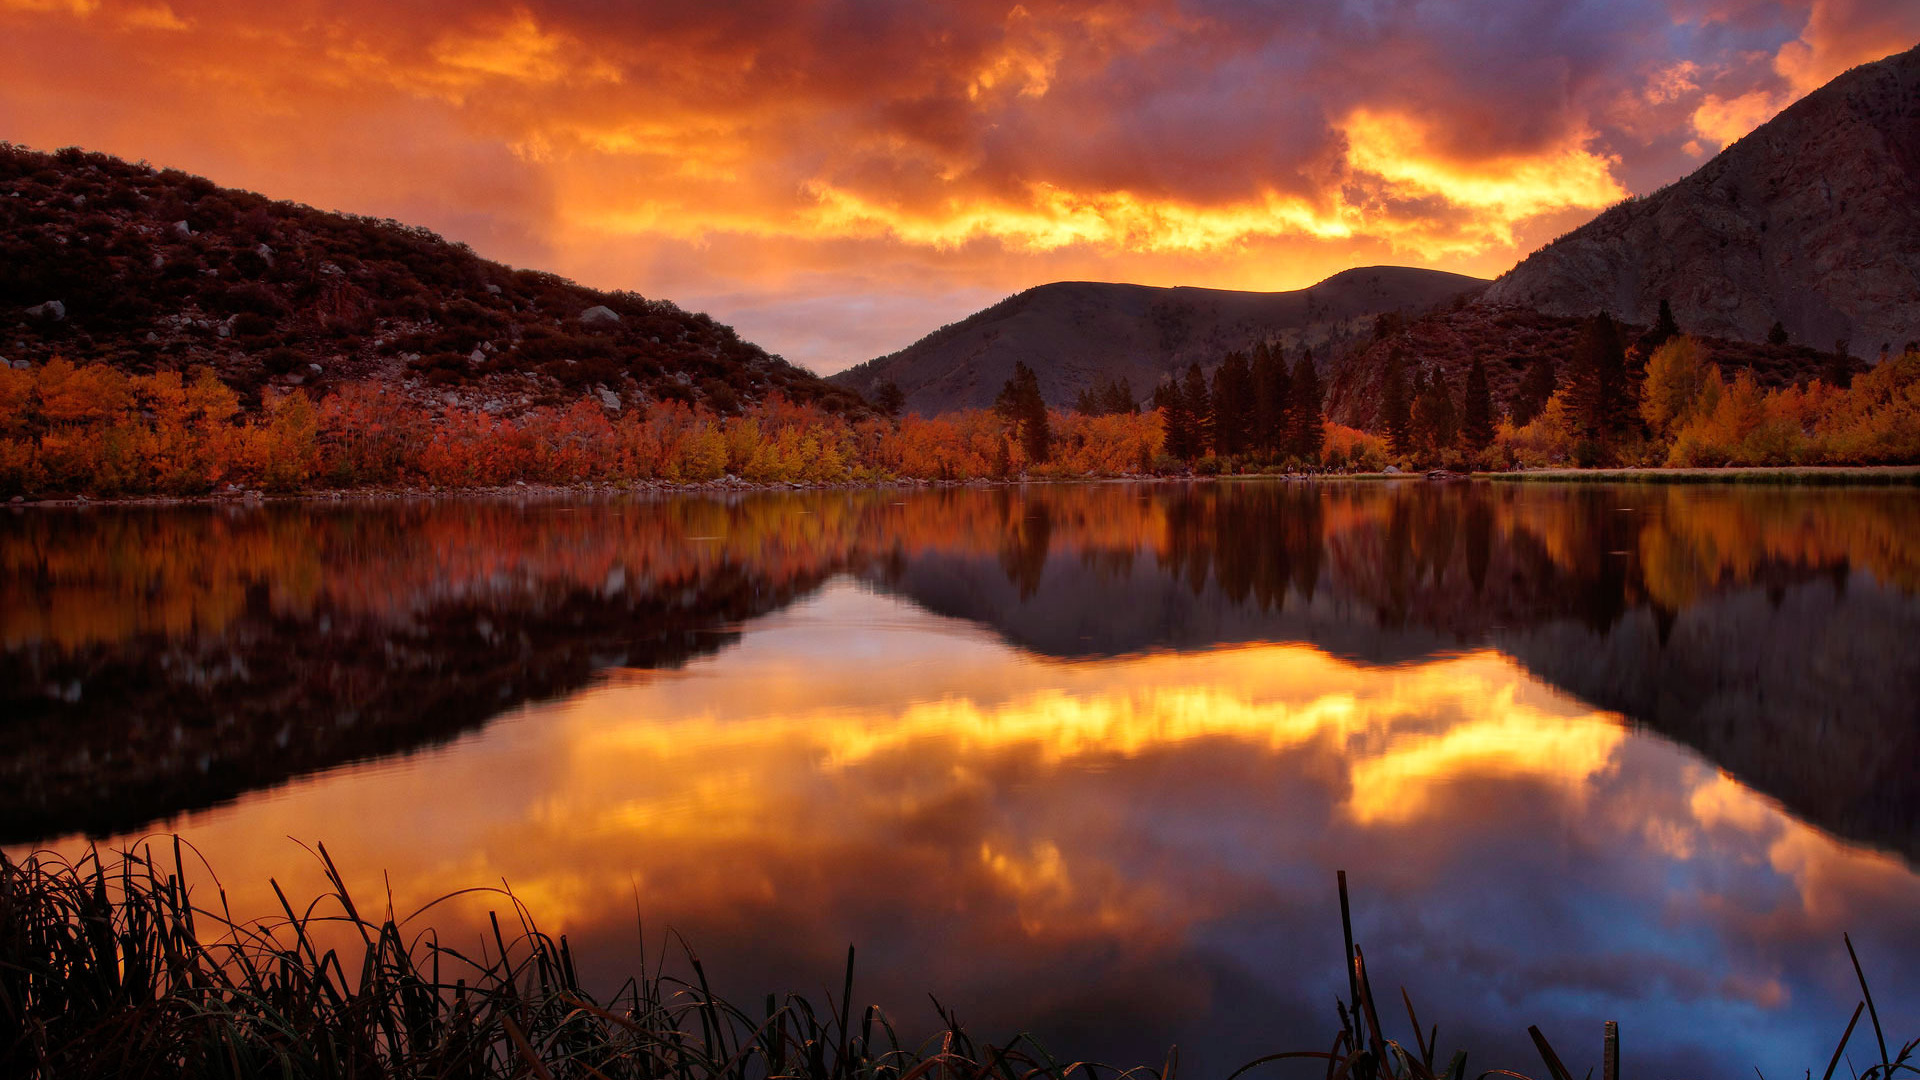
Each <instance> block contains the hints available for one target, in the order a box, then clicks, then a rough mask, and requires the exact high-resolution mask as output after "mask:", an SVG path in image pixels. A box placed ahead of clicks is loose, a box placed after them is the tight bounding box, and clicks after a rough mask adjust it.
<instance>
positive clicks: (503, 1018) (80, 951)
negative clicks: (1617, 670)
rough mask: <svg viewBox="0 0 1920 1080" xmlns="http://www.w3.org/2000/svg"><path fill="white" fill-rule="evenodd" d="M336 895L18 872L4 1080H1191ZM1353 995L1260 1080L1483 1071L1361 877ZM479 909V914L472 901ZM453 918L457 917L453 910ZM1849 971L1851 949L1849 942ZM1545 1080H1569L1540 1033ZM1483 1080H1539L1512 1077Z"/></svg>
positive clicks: (1344, 911)
mask: <svg viewBox="0 0 1920 1080" xmlns="http://www.w3.org/2000/svg"><path fill="white" fill-rule="evenodd" d="M317 856H318V858H319V859H320V861H321V863H322V865H323V866H324V868H325V871H326V874H327V878H328V880H329V882H330V884H331V888H332V891H331V892H329V893H328V894H326V895H324V896H322V897H320V898H319V899H317V900H315V901H314V902H312V903H310V904H306V905H303V906H295V905H294V904H293V903H292V902H291V901H290V900H289V899H288V898H287V897H286V895H285V893H284V892H282V891H281V890H280V888H279V885H278V884H277V883H275V884H274V892H275V895H276V896H278V897H279V898H280V900H281V903H282V909H283V914H282V915H281V916H280V917H278V918H275V919H263V920H255V921H250V922H241V921H238V920H236V919H235V918H234V917H233V915H232V914H231V913H230V911H229V910H228V909H227V906H226V900H225V894H224V891H219V890H218V889H217V885H216V886H215V890H216V892H217V893H218V896H219V900H218V906H217V907H213V906H205V905H203V904H202V903H200V902H199V901H198V900H197V899H196V898H195V896H194V895H193V893H194V890H190V889H189V888H188V887H187V885H186V884H185V882H186V873H185V867H184V863H183V856H182V844H181V842H180V841H179V839H178V838H175V839H174V841H173V844H172V847H171V850H170V851H163V852H162V855H161V856H160V857H159V858H158V859H156V857H155V855H154V853H153V851H152V848H151V847H150V846H149V847H143V848H140V849H138V850H129V851H126V852H122V853H120V854H118V855H110V856H105V857H103V856H101V855H100V854H99V853H98V852H90V853H89V854H87V855H85V856H83V857H81V858H80V859H79V860H78V861H77V862H66V861H63V860H60V859H58V858H56V857H53V856H50V855H46V854H36V855H32V856H28V857H26V858H24V859H22V860H19V861H16V860H14V859H11V858H9V857H6V856H4V855H0V1074H4V1075H7V1076H18V1077H28V1078H33V1080H56V1078H60V1080H67V1078H93V1077H102V1078H104V1077H113V1078H140V1077H223V1078H239V1077H255V1076H260V1077H265V1076H272V1077H315V1078H320V1077H380V1078H386V1077H396V1078H397V1077H408V1078H412V1077H460V1078H481V1077H502V1078H505V1077H527V1076H532V1077H537V1078H540V1080H556V1078H563V1077H564V1078H583V1080H584V1078H605V1080H621V1078H629V1077H631V1078H644V1080H785V1078H794V1080H921V1078H923V1077H938V1078H940V1080H1069V1078H1070V1077H1073V1076H1075V1075H1076V1074H1077V1075H1080V1076H1084V1077H1087V1078H1088V1080H1099V1078H1100V1077H1101V1076H1102V1075H1103V1074H1105V1075H1108V1076H1112V1077H1137V1078H1141V1080H1175V1077H1176V1076H1177V1075H1178V1058H1177V1055H1176V1054H1174V1053H1170V1054H1169V1055H1168V1057H1167V1059H1166V1061H1165V1062H1164V1063H1163V1064H1161V1065H1159V1066H1139V1067H1135V1068H1132V1069H1120V1068H1116V1067H1112V1066H1107V1065H1100V1064H1095V1063H1091V1062H1086V1061H1075V1060H1063V1059H1060V1058H1056V1057H1054V1056H1053V1055H1052V1054H1051V1053H1049V1052H1048V1050H1047V1049H1046V1048H1045V1047H1044V1046H1042V1045H1041V1044H1040V1043H1039V1042H1038V1041H1037V1040H1035V1039H1033V1038H1031V1037H1030V1036H1025V1035H1021V1036H1016V1037H1014V1038H1012V1039H1010V1040H1007V1041H1005V1042H1004V1043H998V1044H996V1043H987V1042H980V1041H977V1040H975V1039H974V1038H973V1037H972V1036H971V1035H969V1034H968V1033H967V1032H966V1031H964V1030H962V1029H961V1027H960V1026H959V1025H958V1024H957V1023H956V1022H955V1021H954V1019H953V1017H952V1015H951V1014H950V1013H947V1012H945V1011H944V1010H943V1011H942V1012H941V1014H940V1016H941V1020H942V1021H943V1023H944V1025H945V1029H944V1030H943V1031H941V1032H939V1033H938V1034H936V1035H935V1036H934V1037H933V1038H932V1039H930V1040H928V1041H926V1042H924V1043H921V1044H918V1045H914V1046H902V1045H901V1043H900V1040H899V1038H898V1036H897V1034H896V1032H895V1029H894V1027H893V1025H892V1024H891V1023H890V1022H889V1020H888V1019H887V1018H886V1017H885V1016H884V1015H882V1014H881V1013H880V1011H879V1010H878V1009H877V1008H876V1007H872V1006H867V1007H864V1008H857V1007H855V1005H854V1002H855V1001H856V1000H857V999H856V996H855V992H854V978H853V976H854V964H853V960H854V953H853V950H852V949H851V948H850V949H849V950H848V953H847V968H846V975H845V981H844V983H843V985H842V990H841V993H840V995H839V996H838V997H837V998H836V997H834V996H833V995H831V994H829V995H828V997H827V1000H826V1001H825V1002H824V1003H823V1004H820V1005H816V1004H815V1003H814V1002H812V1001H810V1000H808V999H807V998H805V997H801V996H799V995H788V996H787V997H785V998H776V997H775V996H773V995H769V996H768V997H767V998H766V999H765V1000H764V1001H763V1002H761V1003H759V1005H758V1006H757V1007H751V1008H749V1007H746V1006H741V1005H737V1004H729V1003H728V1002H726V1001H723V1000H721V999H720V998H718V997H716V996H715V995H714V994H713V993H712V992H711V991H710V990H709V988H708V984H707V979H706V975H705V972H704V971H703V970H702V968H701V965H700V962H699V959H698V957H697V956H695V955H694V953H693V952H692V950H691V949H690V948H689V949H687V950H686V962H687V966H688V967H689V968H690V970H691V976H690V977H689V978H686V979H679V978H672V977H666V976H663V975H661V974H659V973H658V972H656V973H654V974H653V975H648V974H647V973H646V972H645V970H644V967H645V965H644V963H643V965H642V967H643V970H642V972H641V974H640V975H638V976H635V977H633V978H630V979H628V980H627V981H626V982H625V983H623V984H622V985H621V986H619V987H618V988H617V989H615V990H614V991H613V993H612V994H611V995H609V996H607V997H604V998H600V997H596V996H594V995H592V994H590V993H589V992H588V990H587V989H586V988H584V987H583V986H582V985H581V982H580V979H579V978H578V976H577V974H576V968H575V962H574V957H573V954H572V951H571V950H570V948H569V946H568V943H567V940H566V938H564V937H561V938H558V939H555V938H553V937H550V936H548V935H546V934H543V933H542V932H540V930H539V929H538V928H537V926H536V925H535V923H534V921H533V918H532V916H531V914H530V913H529V912H528V911H527V910H526V909H525V908H524V907H523V906H522V905H521V904H520V903H519V902H518V901H517V900H515V899H514V898H513V896H512V895H511V894H510V893H507V892H505V891H503V890H489V891H495V892H496V893H497V895H498V897H499V899H500V900H501V901H502V904H503V905H504V906H506V907H508V908H509V909H510V910H511V915H510V917H509V919H508V925H509V926H511V927H513V929H512V931H511V933H509V932H508V931H506V930H503V928H502V924H501V920H500V919H499V917H498V916H497V915H494V916H492V917H491V918H490V923H491V934H490V937H489V938H488V939H487V940H483V941H481V942H479V943H478V948H477V949H472V950H467V949H460V948H455V947H453V946H451V945H447V944H444V943H443V942H442V941H441V940H440V938H439V937H438V936H437V935H436V934H434V933H433V932H432V931H431V930H430V929H424V930H423V929H421V928H419V927H418V926H416V925H415V921H416V920H417V919H419V918H421V917H422V916H424V915H426V914H428V913H430V912H431V911H432V907H433V906H432V905H429V907H428V908H427V909H425V910H423V911H422V912H420V913H416V915H414V916H413V917H411V918H408V919H399V920H396V918H395V917H394V916H393V915H392V914H391V913H390V912H389V913H387V914H384V915H379V916H373V915H370V914H367V913H366V912H365V910H364V909H362V908H360V907H359V906H358V905H356V903H355V902H354V900H353V898H352V897H351V896H350V895H349V893H348V890H347V888H346V885H345V884H344V882H343V881H342V879H341V876H340V873H339V871H338V870H337V868H336V867H335V866H334V863H333V861H332V860H331V858H330V857H328V855H327V854H326V849H325V847H324V846H322V847H320V848H319V849H318V851H317ZM1339 894H1340V914H1341V924H1342V929H1343V932H1344V936H1345V943H1346V956H1347V958H1348V964H1347V972H1346V980H1345V981H1346V988H1347V995H1346V997H1345V998H1341V999H1337V1000H1336V1003H1335V1016H1336V1017H1337V1021H1338V1023H1337V1026H1334V1027H1332V1028H1331V1038H1330V1041H1329V1044H1328V1046H1327V1048H1326V1049H1324V1050H1322V1049H1303V1050H1292V1051H1283V1052H1279V1053H1275V1054H1271V1055H1267V1056H1264V1057H1260V1058H1256V1059H1255V1060H1253V1061H1250V1062H1247V1063H1246V1064H1245V1065H1243V1066H1242V1067H1241V1068H1239V1069H1238V1070H1236V1071H1235V1072H1233V1073H1232V1074H1230V1076H1229V1078H1228V1080H1236V1078H1238V1077H1241V1076H1243V1075H1311V1076H1316V1077H1318V1076H1324V1077H1326V1078H1328V1080H1348V1078H1355V1080H1467V1077H1468V1076H1469V1073H1468V1072H1467V1055H1466V1053H1465V1052H1457V1053H1455V1054H1453V1055H1452V1056H1451V1057H1450V1058H1448V1059H1446V1061H1445V1062H1444V1063H1442V1062H1440V1060H1439V1058H1438V1057H1437V1056H1436V1054H1437V1050H1438V1040H1439V1029H1438V1028H1437V1027H1432V1028H1423V1027H1422V1026H1421V1024H1420V1021H1419V1018H1418V1016H1417V1014H1416V1012H1415V1009H1414V1005H1413V1002H1412V1000H1411V998H1409V997H1408V996H1407V994H1406V992H1405V990H1404V989H1403V990H1402V991H1401V993H1400V1002H1399V1004H1400V1005H1401V1006H1402V1007H1403V1008H1404V1011H1405V1014H1406V1018H1407V1023H1408V1025H1409V1030H1410V1031H1411V1032H1412V1034H1413V1040H1412V1043H1411V1045H1409V1044H1408V1043H1406V1042H1405V1041H1402V1040H1399V1039H1395V1038H1393V1037H1391V1036H1390V1035H1389V1034H1388V1030H1389V1029H1388V1027H1387V1026H1386V1024H1385V1023H1383V1020H1382V1017H1383V1016H1391V1015H1395V1014H1396V1011H1395V1010H1393V1009H1392V1008H1391V1006H1392V1004H1393V1003H1392V1002H1391V1001H1382V1000H1380V999H1379V998H1378V997H1377V996H1376V994H1375V991H1374V988H1373V984H1372V980H1371V975H1370V973H1369V971H1368V969H1367V965H1366V959H1365V955H1364V954H1363V952H1362V951H1361V949H1360V947H1359V945H1358V944H1356V943H1355V942H1354V940H1353V924H1352V920H1351V918H1350V917H1349V908H1348V900H1347V888H1346V874H1345V873H1344V872H1342V873H1341V874H1340V875H1339ZM454 895H463V894H454ZM449 899H450V898H449ZM1847 949H1848V952H1849V954H1850V955H1851V953H1852V945H1851V943H1848V945H1847ZM1854 968H1855V972H1856V974H1859V975H1860V989H1861V996H1862V1000H1861V1002H1860V1005H1859V1006H1858V1007H1857V1008H1856V1009H1855V1010H1854V1014H1853V1018H1852V1020H1851V1021H1850V1022H1849V1023H1848V1025H1847V1028H1846V1031H1845V1033H1844V1034H1843V1035H1842V1036H1841V1039H1840V1043H1839V1045H1838V1046H1837V1047H1836V1048H1835V1050H1834V1054H1833V1058H1832V1060H1831V1061H1830V1062H1829V1063H1828V1065H1827V1068H1826V1072H1825V1074H1824V1075H1823V1077H1822V1080H1832V1077H1833V1074H1834V1071H1835V1069H1836V1068H1837V1067H1838V1064H1839V1062H1840V1059H1841V1056H1842V1054H1843V1052H1844V1051H1845V1049H1846V1047H1847V1045H1848V1044H1849V1042H1851V1041H1852V1039H1853V1037H1854V1034H1855V1031H1856V1029H1857V1028H1858V1027H1859V1022H1860V1019H1861V1016H1862V1014H1863V1013H1865V1014H1866V1015H1867V1017H1868V1018H1869V1019H1870V1021H1871V1023H1870V1027H1871V1030H1872V1032H1873V1036H1874V1039H1875V1043H1874V1046H1873V1051H1874V1053H1875V1054H1876V1055H1877V1060H1875V1061H1874V1063H1873V1064H1872V1065H1871V1066H1870V1067H1868V1068H1867V1069H1866V1070H1864V1071H1862V1072H1860V1073H1859V1074H1858V1077H1859V1080H1892V1078H1893V1076H1894V1074H1895V1073H1900V1072H1906V1073H1913V1072H1916V1071H1920V1070H1917V1069H1916V1068H1915V1067H1914V1065H1912V1064H1910V1062H1911V1060H1912V1058H1913V1054H1914V1050H1915V1048H1916V1045H1920V1040H1915V1041H1914V1042H1909V1043H1907V1044H1905V1045H1903V1046H1899V1047H1898V1050H1897V1052H1895V1050H1894V1046H1893V1044H1889V1043H1888V1042H1887V1040H1886V1036H1885V1034H1884V1032H1883V1031H1882V1030H1881V1028H1880V1022H1879V1016H1878V1013H1877V1011H1876V1010H1875V1009H1874V1006H1873V999H1872V995H1871V994H1870V993H1869V992H1868V989H1867V980H1866V977H1865V975H1864V974H1860V966H1859V961H1858V959H1857V958H1855V961H1854ZM1529 1034H1530V1035H1531V1036H1532V1038H1533V1041H1534V1044H1535V1046H1536V1047H1537V1048H1538V1050H1539V1053H1540V1064H1541V1066H1543V1067H1544V1072H1539V1071H1538V1070H1537V1069H1536V1074H1537V1075H1538V1076H1540V1077H1541V1078H1542V1080H1573V1073H1572V1072H1571V1070H1569V1069H1568V1067H1567V1066H1566V1065H1565V1064H1564V1063H1563V1061H1562V1059H1561V1058H1560V1056H1559V1055H1558V1053H1557V1052H1556V1051H1555V1050H1554V1048H1553V1046H1552V1045H1551V1044H1550V1043H1549V1042H1548V1041H1547V1039H1546V1037H1545V1036H1544V1035H1543V1034H1542V1033H1541V1032H1540V1030H1539V1029H1538V1028H1530V1029H1529ZM1602 1061H1603V1064H1602V1077H1601V1080H1618V1078H1619V1076H1620V1075H1621V1065H1620V1055H1619V1039H1618V1031H1617V1029H1616V1027H1615V1026H1614V1025H1613V1024H1611V1023H1609V1024H1607V1025H1606V1036H1605V1043H1604V1046H1603V1051H1602ZM1472 1075H1473V1076H1474V1077H1475V1080H1484V1078H1485V1077H1489V1076H1494V1075H1501V1076H1511V1077H1518V1078H1519V1080H1528V1076H1527V1074H1523V1073H1519V1072H1513V1071H1509V1070H1505V1069H1494V1070H1489V1071H1485V1072H1480V1073H1476V1074H1472ZM1809 1075H1811V1070H1809Z"/></svg>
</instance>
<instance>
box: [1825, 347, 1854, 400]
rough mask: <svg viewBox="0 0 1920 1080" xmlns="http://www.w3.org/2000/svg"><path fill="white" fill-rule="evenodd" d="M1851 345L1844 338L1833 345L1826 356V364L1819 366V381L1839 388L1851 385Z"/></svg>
mask: <svg viewBox="0 0 1920 1080" xmlns="http://www.w3.org/2000/svg"><path fill="white" fill-rule="evenodd" d="M1851 344H1852V343H1851V342H1849V341H1848V340H1847V339H1846V338H1841V339H1840V340H1838V341H1836V342H1834V343H1833V352H1831V353H1828V354H1827V362H1826V363H1825V364H1822V365H1821V366H1820V381H1821V382H1823V383H1826V384H1827V385H1828V386H1838V387H1841V388H1843V389H1844V388H1846V387H1851V386H1852V385H1853V352H1852V349H1851V348H1850V347H1849V346H1850V345H1851Z"/></svg>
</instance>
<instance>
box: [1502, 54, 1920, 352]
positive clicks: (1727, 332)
mask: <svg viewBox="0 0 1920 1080" xmlns="http://www.w3.org/2000/svg"><path fill="white" fill-rule="evenodd" d="M1663 298H1665V299H1668V300H1670V301H1671V303H1672V305H1673V310H1674V314H1675V316H1676V317H1677V318H1678V320H1679V322H1680V325H1681V326H1682V327H1684V328H1685V329H1687V330H1688V331H1690V332H1695V333H1704V334H1710V335H1715V336H1720V337H1730V338H1739V339H1742V340H1746V341H1759V340H1762V339H1763V338H1765V337H1766V335H1767V332H1768V330H1769V329H1770V328H1771V327H1772V326H1773V324H1774V322H1775V321H1778V322H1780V323H1781V324H1782V325H1783V326H1784V327H1785V328H1786V330H1787V332H1788V333H1789V335H1791V337H1792V339H1793V340H1794V341H1796V342H1801V343H1805V344H1808V345H1813V346H1816V347H1818V348H1821V349H1828V348H1831V347H1832V345H1833V343H1834V342H1835V341H1836V340H1839V339H1846V340H1848V341H1849V342H1850V348H1851V351H1852V352H1853V353H1854V354H1855V355H1858V356H1872V355H1875V354H1877V353H1878V352H1879V351H1880V349H1881V347H1882V346H1883V345H1890V346H1891V347H1892V349H1893V350H1894V351H1895V352H1898V351H1899V350H1900V348H1901V346H1902V345H1903V344H1904V343H1905V342H1906V341H1908V340H1910V339H1913V338H1920V48H1915V49H1913V50H1909V51H1907V52H1904V53H1901V54H1899V55H1897V56H1892V57H1888V58H1887V59H1885V60H1882V61H1880V62H1878V63H1874V64H1867V65H1864V66H1862V67H1858V68H1855V69H1854V70H1852V71H1849V72H1847V73H1846V74H1844V75H1842V76H1840V77H1839V78H1837V79H1835V80H1834V81H1833V82H1831V83H1829V84H1827V85H1826V86H1824V87H1822V88H1820V89H1819V90H1816V91H1815V92H1813V93H1812V94H1809V95H1808V96H1807V97H1805V98H1803V99H1802V100H1801V101H1799V102H1798V103H1796V104H1795V105H1793V106H1792V107H1791V108H1789V109H1787V110H1786V111H1785V112H1783V113H1781V114H1780V115H1779V116H1777V117H1775V118H1774V119H1773V120H1771V121H1769V122H1768V123H1766V124H1763V125H1761V126H1760V127H1759V128H1757V129H1755V130H1754V131H1753V132H1752V133H1751V134H1749V135H1747V136H1746V137H1745V138H1743V139H1741V140H1740V141H1739V142H1736V143H1734V144H1733V145H1732V146H1730V147H1728V148H1727V149H1726V150H1725V151H1723V152H1722V153H1720V154H1719V155H1718V156H1716V157H1715V158H1714V159H1713V160H1711V161H1709V162H1707V163H1706V164H1705V165H1704V166H1702V167H1701V168H1700V169H1699V170H1698V171H1696V172H1694V173H1693V174H1692V175H1691V176H1688V177H1686V178H1685V179H1683V180H1681V181H1679V182H1678V183H1675V184H1673V185H1671V186H1669V187H1667V188H1664V189H1662V190H1660V191H1658V192H1655V193H1654V194H1652V195H1649V196H1646V197H1644V198H1638V199H1632V200H1629V201H1627V202H1625V203H1622V204H1620V205H1618V206H1615V207H1614V208H1612V209H1611V210H1608V211H1607V212H1606V213H1604V214H1602V215H1600V216H1599V217H1598V218H1596V219H1594V220H1593V221H1592V222H1590V223H1589V224H1587V225H1585V226H1582V227H1581V228H1579V229H1576V230H1574V231H1573V232H1571V233H1569V234H1567V235H1566V236H1564V237H1561V238H1560V239H1559V240H1556V241H1554V242H1553V243H1552V244H1550V245H1548V246H1547V247H1545V248H1543V249H1542V250H1540V251H1539V252H1536V253H1535V254H1534V255H1533V256H1531V257H1530V258H1528V259H1527V260H1526V261H1524V262H1522V263H1521V264H1520V265H1519V266H1516V267H1514V268H1513V269H1512V270H1510V271H1508V272H1507V273H1506V274H1505V275H1503V276H1502V277H1501V278H1500V279H1499V280H1497V281H1495V282H1494V284H1493V285H1492V287H1491V288H1489V289H1488V290H1487V292H1486V294H1485V297H1484V299H1485V300H1486V301H1487V302H1488V303H1491V304H1504V305H1518V306H1523V307H1529V308H1534V309H1537V310H1540V311H1544V312H1547V313H1550V314H1556V315H1591V314H1593V313H1594V312H1595V311H1599V310H1603V309H1604V310H1607V311H1611V312H1613V313H1614V314H1616V315H1619V316H1622V317H1624V318H1625V319H1627V320H1628V321H1630V322H1639V323H1643V324H1644V323H1649V322H1651V321H1652V320H1653V318H1654V316H1655V314H1656V312H1657V311H1658V310H1659V306H1660V301H1661V300H1662V299H1663Z"/></svg>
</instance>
